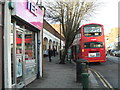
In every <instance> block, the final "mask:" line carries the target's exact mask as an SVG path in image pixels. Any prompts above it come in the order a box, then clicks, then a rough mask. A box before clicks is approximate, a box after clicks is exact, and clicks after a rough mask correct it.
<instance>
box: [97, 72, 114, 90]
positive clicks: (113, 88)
mask: <svg viewBox="0 0 120 90" xmlns="http://www.w3.org/2000/svg"><path fill="white" fill-rule="evenodd" d="M98 73H99V72H98ZM99 74H100V73H99ZM100 75H101V74H100ZM101 77H102V78H103V79H104V81H105V82H106V83H107V84H108V86H109V87H110V88H111V89H112V90H114V88H113V87H112V86H111V85H110V83H109V82H108V81H107V80H106V79H105V78H104V77H103V76H102V75H101Z"/></svg>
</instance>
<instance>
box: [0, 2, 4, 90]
mask: <svg viewBox="0 0 120 90" xmlns="http://www.w3.org/2000/svg"><path fill="white" fill-rule="evenodd" d="M3 6H4V4H3V3H1V2H0V90H1V89H2V88H3V38H2V37H3V16H4V14H3V10H4V7H3Z"/></svg>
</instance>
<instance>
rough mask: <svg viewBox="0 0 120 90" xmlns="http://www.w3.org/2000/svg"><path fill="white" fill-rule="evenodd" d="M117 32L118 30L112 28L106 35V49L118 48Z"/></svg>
mask: <svg viewBox="0 0 120 90" xmlns="http://www.w3.org/2000/svg"><path fill="white" fill-rule="evenodd" d="M118 30H119V28H112V29H111V31H110V33H109V34H108V35H107V42H106V43H107V44H106V45H107V48H108V49H117V48H118Z"/></svg>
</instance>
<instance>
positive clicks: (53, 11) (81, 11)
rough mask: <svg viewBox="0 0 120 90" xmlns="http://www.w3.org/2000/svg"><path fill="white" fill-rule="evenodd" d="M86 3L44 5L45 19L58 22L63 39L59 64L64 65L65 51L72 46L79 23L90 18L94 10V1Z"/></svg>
mask: <svg viewBox="0 0 120 90" xmlns="http://www.w3.org/2000/svg"><path fill="white" fill-rule="evenodd" d="M88 1H89V0H57V1H54V2H47V3H46V9H47V14H46V17H47V19H48V20H53V21H54V22H60V24H61V26H62V33H63V35H64V38H65V49H64V52H63V56H62V59H61V61H60V63H61V64H64V63H65V56H66V54H67V50H68V48H69V47H70V45H71V44H72V42H73V40H74V38H75V35H76V34H77V31H78V29H79V26H80V25H81V22H82V21H83V20H87V19H88V18H90V17H91V15H92V14H93V12H94V11H95V9H96V5H97V4H96V3H95V2H96V1H95V0H94V1H92V2H88Z"/></svg>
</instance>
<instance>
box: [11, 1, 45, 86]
mask: <svg viewBox="0 0 120 90" xmlns="http://www.w3.org/2000/svg"><path fill="white" fill-rule="evenodd" d="M12 12H13V13H12V18H11V40H10V42H11V71H12V72H11V75H12V87H15V88H21V87H23V86H25V85H27V84H29V83H30V82H32V81H33V80H35V79H36V78H37V76H38V74H39V73H40V72H42V71H40V68H42V67H40V66H41V64H42V63H40V62H41V57H40V53H41V52H42V50H41V49H40V46H39V45H40V43H39V42H40V41H41V39H40V38H41V36H40V34H41V32H42V26H43V12H42V10H40V8H38V7H37V6H36V5H35V4H34V3H33V2H29V1H27V0H24V2H23V1H22V2H18V1H17V0H16V2H15V7H14V9H13V11H12Z"/></svg>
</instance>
